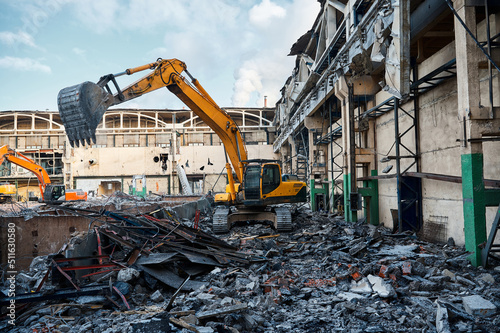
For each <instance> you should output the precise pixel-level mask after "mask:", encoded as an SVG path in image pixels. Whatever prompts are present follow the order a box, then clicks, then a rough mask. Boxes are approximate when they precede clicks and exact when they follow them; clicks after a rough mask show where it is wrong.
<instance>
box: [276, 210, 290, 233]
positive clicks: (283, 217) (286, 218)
mask: <svg viewBox="0 0 500 333" xmlns="http://www.w3.org/2000/svg"><path fill="white" fill-rule="evenodd" d="M274 212H275V213H276V222H275V224H274V228H275V229H276V230H277V231H292V214H291V213H290V210H289V209H288V208H285V207H275V208H274Z"/></svg>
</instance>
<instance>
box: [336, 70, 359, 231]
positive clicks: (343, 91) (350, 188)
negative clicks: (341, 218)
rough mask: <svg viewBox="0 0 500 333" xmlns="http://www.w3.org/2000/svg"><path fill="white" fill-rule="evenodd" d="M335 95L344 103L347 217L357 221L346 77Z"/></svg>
mask: <svg viewBox="0 0 500 333" xmlns="http://www.w3.org/2000/svg"><path fill="white" fill-rule="evenodd" d="M335 96H336V97H337V98H338V99H339V100H340V101H341V103H342V145H343V149H344V157H345V158H344V170H345V172H344V213H345V219H346V221H348V222H356V221H357V220H358V215H357V211H352V210H351V203H350V200H351V198H350V196H351V193H352V192H354V191H355V189H356V182H355V179H356V174H355V173H356V165H355V159H356V157H355V155H354V154H355V149H354V145H355V142H354V140H353V139H354V136H353V135H352V134H353V133H351V130H352V131H353V130H354V129H353V128H352V127H353V126H352V123H351V122H350V119H351V117H352V113H353V112H352V111H353V110H351V109H352V106H351V102H350V100H349V88H348V86H347V82H346V81H345V78H344V77H342V78H340V79H339V80H338V81H337V83H336V84H335Z"/></svg>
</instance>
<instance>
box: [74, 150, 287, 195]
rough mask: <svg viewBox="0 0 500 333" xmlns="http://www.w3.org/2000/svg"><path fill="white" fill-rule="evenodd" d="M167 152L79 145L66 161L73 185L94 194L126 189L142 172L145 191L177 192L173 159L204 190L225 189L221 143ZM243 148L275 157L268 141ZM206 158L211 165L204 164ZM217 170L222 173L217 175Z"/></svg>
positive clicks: (263, 156)
mask: <svg viewBox="0 0 500 333" xmlns="http://www.w3.org/2000/svg"><path fill="white" fill-rule="evenodd" d="M170 152H171V150H170V148H161V147H122V148H88V147H80V148H76V149H73V150H72V153H71V155H70V158H69V162H68V163H69V164H70V165H71V170H72V172H73V177H74V179H75V180H76V187H77V188H81V189H83V190H85V191H87V192H89V191H93V192H94V193H96V194H98V195H100V194H106V195H110V194H111V193H113V191H116V190H121V187H122V186H123V191H124V192H128V189H129V185H131V184H132V176H133V175H142V174H144V175H146V188H147V191H148V192H150V191H151V192H153V193H158V194H178V193H180V191H179V186H178V180H177V175H176V173H175V172H173V171H174V168H175V163H180V164H181V165H183V166H184V170H185V172H186V175H187V176H188V179H189V180H190V181H194V182H198V180H201V184H203V179H204V180H205V191H204V193H207V192H208V191H209V190H212V189H213V191H215V192H223V191H225V186H226V172H225V165H226V159H225V156H224V146H222V145H215V146H180V147H179V151H178V153H177V154H175V156H174V155H173V154H171V153H170ZM247 152H248V157H249V158H250V159H277V155H276V154H274V153H273V149H272V146H271V145H248V146H247ZM160 154H169V156H168V162H167V169H166V170H163V169H162V163H161V162H154V158H155V157H158V156H160ZM209 160H210V163H211V165H209V164H208V162H209ZM90 161H92V162H90ZM200 168H203V170H200ZM221 171H223V173H222V176H221V177H220V178H219V174H220V173H221ZM217 179H219V180H218V181H217ZM111 183H112V185H109V186H112V187H113V189H112V190H109V191H108V188H107V186H108V184H111ZM120 184H122V185H120ZM103 186H104V187H103ZM202 187H203V186H202Z"/></svg>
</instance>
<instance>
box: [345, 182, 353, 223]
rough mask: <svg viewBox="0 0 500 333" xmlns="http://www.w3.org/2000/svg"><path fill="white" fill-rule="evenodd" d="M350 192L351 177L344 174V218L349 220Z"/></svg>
mask: <svg viewBox="0 0 500 333" xmlns="http://www.w3.org/2000/svg"><path fill="white" fill-rule="evenodd" d="M349 193H351V187H350V186H349V177H348V176H347V175H345V174H344V219H345V220H346V221H347V222H349V212H350V211H351V205H350V201H349Z"/></svg>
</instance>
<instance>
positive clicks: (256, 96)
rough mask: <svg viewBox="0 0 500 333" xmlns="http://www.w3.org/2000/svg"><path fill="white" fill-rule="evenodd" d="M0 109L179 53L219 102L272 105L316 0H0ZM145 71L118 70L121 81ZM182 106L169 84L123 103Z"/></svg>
mask: <svg viewBox="0 0 500 333" xmlns="http://www.w3.org/2000/svg"><path fill="white" fill-rule="evenodd" d="M0 6H1V11H0V73H1V74H0V76H1V81H0V110H46V109H48V110H57V93H58V92H59V90H60V89H62V88H64V87H67V86H70V85H74V84H77V83H80V82H83V81H93V82H96V81H97V80H98V79H99V77H101V76H102V75H104V74H109V73H118V72H121V71H123V70H125V69H126V68H130V67H136V66H140V65H143V64H146V63H150V62H154V61H155V60H156V59H157V58H159V57H161V58H178V59H180V60H182V61H184V62H186V64H187V67H188V70H189V71H190V72H191V74H193V76H195V77H196V78H197V79H198V80H199V81H200V83H201V84H202V85H203V86H204V87H205V89H206V90H207V91H208V92H209V93H210V94H211V95H212V97H213V98H214V99H215V101H216V102H217V103H218V104H219V105H220V106H222V107H229V106H248V107H261V106H263V101H264V96H268V105H269V106H272V105H274V103H275V102H276V101H277V99H278V98H279V94H280V92H279V90H280V89H281V87H283V85H284V83H285V81H286V79H287V77H288V76H289V75H290V74H291V73H292V70H293V66H294V62H295V57H287V54H288V52H289V50H290V47H291V46H292V44H293V43H294V42H295V41H296V40H297V39H298V38H299V37H300V36H301V35H302V34H303V33H305V32H306V31H307V30H309V29H310V28H311V27H312V25H313V23H314V19H315V18H316V16H317V14H318V11H319V3H318V2H317V0H189V1H186V0H15V1H12V0H0ZM139 77H141V74H135V75H134V76H132V77H121V78H119V84H120V86H121V87H125V86H126V85H127V84H128V83H130V82H133V81H135V80H136V79H138V78H139ZM122 106H124V107H131V108H136V107H138V108H172V109H175V108H182V107H183V104H182V102H181V101H180V100H178V99H177V98H176V97H175V96H174V95H172V94H171V93H170V92H168V91H167V90H166V89H160V90H158V91H156V92H153V93H151V94H148V95H145V96H143V97H141V98H138V99H135V100H133V101H130V102H127V103H125V104H122Z"/></svg>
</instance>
